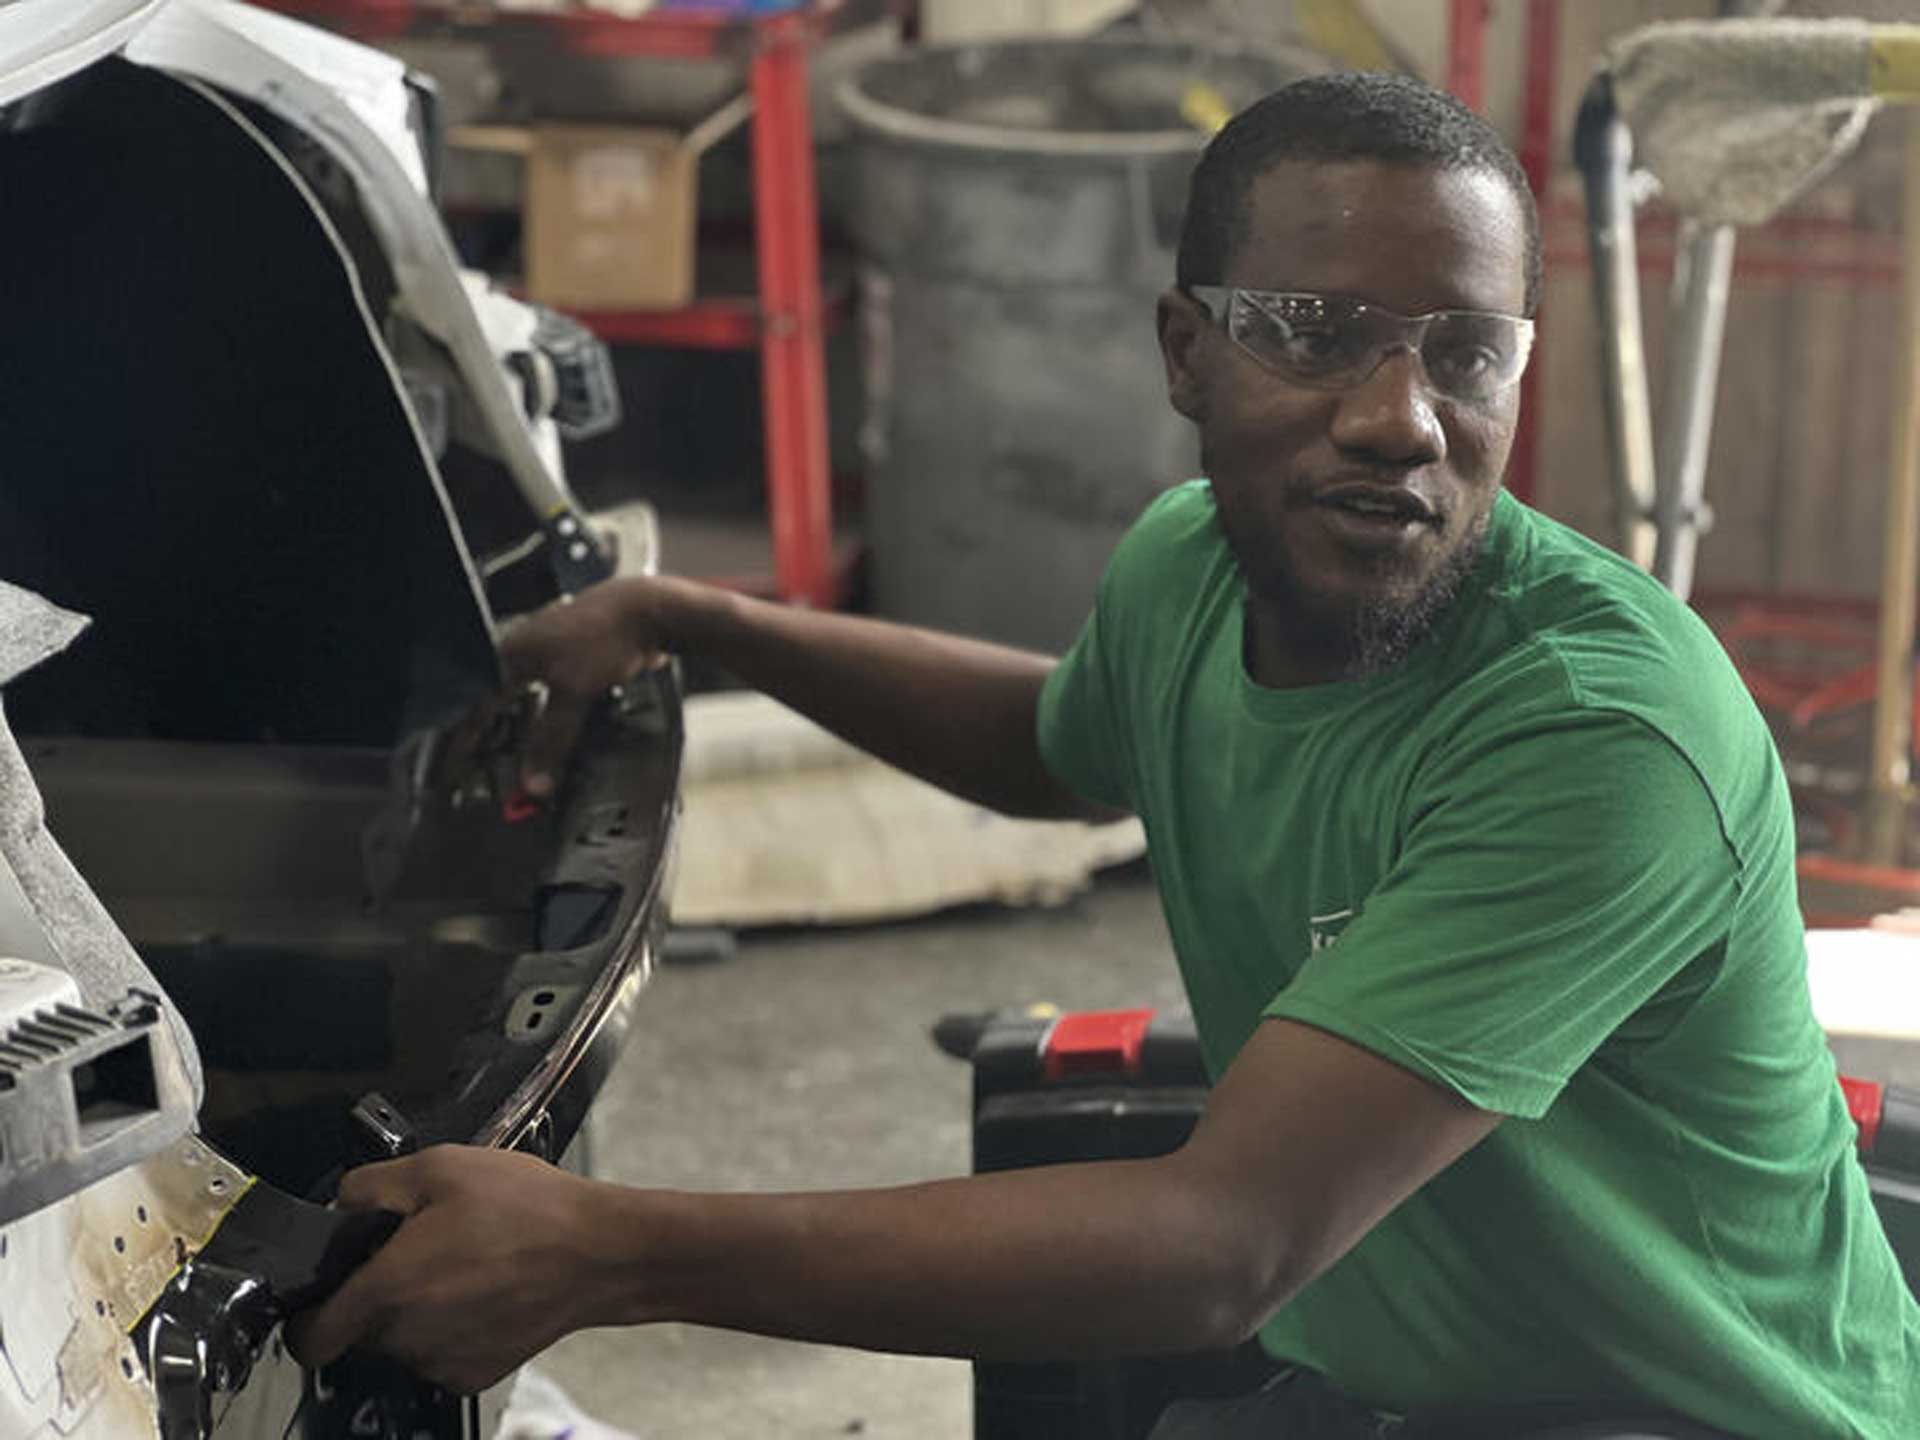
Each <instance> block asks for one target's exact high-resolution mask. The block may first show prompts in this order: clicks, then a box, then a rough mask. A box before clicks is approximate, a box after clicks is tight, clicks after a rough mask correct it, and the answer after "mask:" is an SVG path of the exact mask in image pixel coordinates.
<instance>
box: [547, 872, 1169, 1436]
mask: <svg viewBox="0 0 1920 1440" xmlns="http://www.w3.org/2000/svg"><path fill="white" fill-rule="evenodd" d="M1180 999H1181V991H1180V984H1179V980H1178V977H1177V976H1176V975H1175V973H1174V969H1173V960H1172V954H1171V950H1170V948H1169V945H1168V941H1167V934H1166V928H1165V925H1164V923H1163V922H1162V920H1161V917H1160V909H1159V904H1158V901H1157V899H1156V898H1155V895H1154V891H1153V887H1152V883H1151V881H1150V880H1149V879H1148V878H1147V877H1146V874H1145V871H1144V868H1142V867H1130V868H1128V869H1126V870H1124V871H1120V872H1115V873H1113V874H1110V875H1108V876H1106V877H1104V878H1102V879H1101V880H1100V881H1099V882H1098V883H1097V884H1096V886H1095V888H1094V889H1093V890H1092V891H1091V892H1090V893H1088V894H1087V895H1085V896H1082V897H1081V898H1079V899H1077V900H1075V901H1073V902H1071V903H1070V904H1068V905H1067V906H1065V907H1063V908H1061V909H1058V910H1051V911H1023V912H1015V911H1007V910H1002V909H997V908H981V909H977V910H969V911H965V912H960V913H956V914H953V915H949V916H944V917H940V918H937V919H933V920H926V921H919V922H913V923H903V924H896V925H885V926H874V927H869V928H862V929H846V930H824V931H810V932H786V933H779V934H767V935H754V936H747V937H743V938H742V941H741V945H740V949H739V953H738V954H737V955H736V956H735V957H734V958H732V959H730V960H726V961H723V962H718V963H713V964H704V965H683V966H674V967H668V968H664V969H662V970H661V971H660V973H659V974H658V976H657V977H656V979H655V981H654V983H653V985H652V986H651V988H650V989H649V990H648V992H647V993H646V994H645V995H644V996H643V997H642V1001H641V1013H640V1016H639V1019H638V1021H637V1023H636V1026H635V1031H634V1035H633V1037H632V1040H631V1041H630V1043H629V1045H628V1047H627V1050H626V1053H625V1056H624V1058H623V1059H622V1061H621V1063H620V1065H619V1067H618V1068H617V1069H616V1070H615V1072H614V1074H613V1076H612V1077H611V1078H610V1079H609V1081H608V1083H607V1085H606V1087H605V1089H603V1091H602V1092H601V1095H600V1098H599V1100H598V1101H597V1103H596V1105H595V1107H594V1111H593V1115H592V1118H591V1120H590V1123H589V1137H588V1138H589V1145H590V1157H591V1158H590V1162H589V1163H590V1168H591V1169H592V1171H593V1173H594V1174H596V1175H599V1176H601V1177H602V1178H605V1179H608V1180H614V1181H619V1182H622V1183H628V1184H640V1185H660V1186H673V1187H683V1188H699V1189H714V1190H815V1189H831V1188H840V1187H846V1186H868V1185H892V1184H901V1183H906V1182H910V1181H916V1180H925V1179H931V1178H935V1177H939V1176H946V1175H956V1174H962V1173H964V1172H965V1171H966V1170H967V1168H968V1135H969V1087H970V1083H971V1077H970V1074H969V1071H968V1069H967V1067H966V1066H965V1065H963V1064H961V1063H959V1062H958V1061H955V1060H952V1059H949V1058H948V1057H947V1056H945V1055H943V1054H942V1053H941V1052H940V1051H939V1050H937V1049H936V1048H935V1047H934V1045H933V1042H932V1040H931V1039H930V1038H929V1036H928V1030H929V1028H930V1027H931V1025H932V1024H933V1022H934V1021H935V1020H937V1019H938V1018H939V1017H940V1016H942V1015H944V1014H947V1013H949V1012H952V1011H978V1010H987V1009H997V1008H1002V1007H1013V1006H1023V1005H1026V1004H1029V1003H1031V1002H1035V1001H1050V1002H1052V1003H1054V1004H1056V1005H1059V1006H1060V1007H1062V1008H1063V1009H1105V1008H1116V1007H1123V1006H1133V1005H1173V1004H1178V1003H1179V1002H1180ZM536 1365H537V1367H538V1368H539V1369H541V1370H543V1371H545V1372H546V1373H547V1374H548V1375H549V1376H551V1377H552V1378H553V1379H554V1380H556V1381H557V1382H558V1383H559V1384H560V1385H561V1386H562V1387H564V1388H565V1389H566V1390H567V1391H568V1392H569V1394H571V1396H572V1397H573V1399H574V1401H575V1402H576V1403H578V1404H579V1405H580V1406H581V1408H582V1409H584V1410H586V1411H587V1412H588V1413H590V1414H591V1415H593V1416H595V1417H596V1418H598V1419H601V1420H604V1421H607V1422H610V1423H612V1424H614V1425H617V1426H620V1427H622V1428H624V1429H626V1430H629V1431H632V1432H634V1433H635V1434H638V1435H640V1436H643V1437H645V1440H749V1437H751V1440H766V1437H769V1436H779V1437H794V1440H801V1437H822V1436H844V1435H864V1436H868V1437H878V1440H892V1437H900V1440H907V1437H912V1440H962V1437H965V1436H968V1435H970V1434H971V1433H972V1432H971V1426H972V1416H971V1404H970V1385H971V1379H970V1375H969V1371H968V1369H967V1367H966V1366H965V1365H964V1364H962V1363H959V1362H955V1361H943V1360H927V1359H917V1358H906V1357H895V1356H883V1355H873V1354H868V1353H865V1352H859V1351H848V1350H835V1349H829V1348H826V1347H821V1346H808V1345H796V1344H788V1343H783V1342H778V1341H769V1340H761V1339H758V1338H756V1337H751V1336H743V1335H734V1334H728V1333H724V1332H719V1331H711V1330H702V1329H697V1328H694V1327H689V1326H677V1325H663V1326H655V1327H651V1328H648V1329H645V1330H633V1331H612V1330H601V1331H591V1332H586V1333H583V1334H579V1335H575V1336H572V1337H570V1338H568V1339H567V1340H565V1341H563V1342H561V1343H560V1344H559V1345H558V1346H556V1347H555V1348H554V1349H553V1350H551V1351H549V1352H548V1353H547V1355H545V1356H544V1357H542V1358H541V1359H540V1360H539V1361H537V1362H536Z"/></svg>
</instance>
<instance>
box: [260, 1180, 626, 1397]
mask: <svg viewBox="0 0 1920 1440" xmlns="http://www.w3.org/2000/svg"><path fill="white" fill-rule="evenodd" d="M593 1189H594V1187H593V1184H592V1182H590V1181H586V1180H582V1179H580V1178H579V1177H578V1176H575V1175H570V1174H568V1173H567V1172H565V1171H563V1170H558V1169H555V1168H554V1167H553V1166H551V1165H548V1164H546V1163H544V1162H542V1161H539V1160H535V1159H533V1158H532V1157H531V1156H527V1155H519V1154H515V1153H513V1152H511V1151H503V1150H480V1149H470V1148H467V1147H464V1146H456V1145H443V1146H436V1147H435V1148H433V1149H431V1150H428V1151H425V1152H424V1153H422V1154H419V1155H415V1156H411V1157H409V1158H407V1159H404V1160H394V1161H390V1162H388V1163H386V1164H381V1165H369V1166H366V1167H364V1168H362V1169H359V1170H355V1171H353V1172H352V1173H350V1174H349V1175H348V1176H347V1177H346V1179H345V1180H343V1181H342V1182H341V1185H340V1202H341V1204H343V1205H346V1206H349V1207H352V1208H356V1209H370V1208H379V1209H385V1210H392V1211H395V1212H397V1213H398V1214H400V1215H403V1216H405V1217H406V1219H405V1220H404V1222H403V1223H402V1224H401V1226H400V1229H399V1230H398V1231H397V1232H396V1233H395V1234H394V1237H393V1238H392V1239H391V1240H389V1241H388V1242H387V1243H386V1245H384V1246H383V1247H382V1248H381V1249H380V1250H379V1251H377V1252H376V1253H375V1254H374V1256H373V1258H372V1259H371V1260H369V1261H368V1262H367V1263H366V1264H365V1265H364V1266H362V1267H361V1268H360V1269H359V1270H357V1271H355V1272H354V1273H353V1275H351V1276H350V1277H349V1278H348V1279H347V1282H346V1283H345V1284H344V1285H342V1286H341V1287H340V1289H339V1290H338V1291H337V1292H336V1293H335V1294H334V1296H333V1298H332V1299H330V1300H328V1301H327V1303H326V1304H324V1305H322V1306H321V1307H320V1308H319V1309H318V1310H316V1311H313V1312H311V1313H309V1314H308V1315H305V1316H302V1317H300V1318H299V1320H297V1321H296V1322H295V1323H293V1324H292V1325H290V1326H289V1327H288V1340H289V1344H290V1345H291V1347H292V1349H293V1353H294V1355H295V1357H296V1358H298V1359H299V1361H300V1363H301V1364H303V1365H308V1366H315V1367H317V1366H321V1365H325V1364H327V1363H329V1362H330V1361H332V1360H334V1359H335V1358H337V1357H338V1356H339V1355H340V1354H341V1353H342V1352H343V1351H345V1350H347V1349H348V1348H349V1347H352V1346H356V1345H361V1344H366V1345H370V1346H373V1347H375V1348H377V1349H379V1350H382V1351H384V1352H386V1353H388V1354H390V1355H392V1356H394V1357H396V1358H397V1359H399V1360H400V1361H402V1362H403V1363H405V1364H406V1365H407V1366H408V1367H409V1368H411V1369H413V1370H414V1371H415V1372H416V1373H417V1374H419V1375H421V1376H423V1377H424V1378H425V1379H427V1380H430V1381H432V1382H433V1383H435V1384H437V1385H442V1386H445V1387H446V1388H447V1389H450V1390H455V1391H459V1392H462V1393H471V1392H474V1391H479V1390H484V1389H485V1388H486V1387H487V1386H489V1385H491V1384H493V1383H494V1382H495V1381H497V1380H499V1379H500V1378H501V1377H502V1376H504V1375H506V1374H508V1373H509V1372H511V1371H512V1370H513V1369H514V1368H515V1367H516V1366H518V1365H519V1364H521V1362H523V1361H525V1360H526V1359H527V1358H528V1357H530V1356H532V1355H534V1354H536V1353H538V1352H539V1351H541V1350H544V1349H545V1348H546V1347H547V1346H549V1345H551V1344H552V1343H553V1342H554V1341H556V1340H558V1339H559V1338H560V1337H561V1336H563V1335H565V1334H567V1333H569V1332H570V1331H573V1330H577V1329H579V1328H581V1326H583V1325H586V1324H590V1323H592V1320H591V1317H590V1316H589V1314H588V1312H587V1309H586V1292H587V1287H586V1286H585V1285H584V1284H583V1277H586V1276H590V1275H592V1274H593V1273H594V1266H595V1258H594V1253H593V1252H594V1245H595V1241H596V1237H595V1234H594V1229H595V1227H594V1225H593V1224H592V1222H591V1221H590V1220H589V1219H588V1215H587V1212H588V1210H589V1209H590V1205H589V1203H588V1202H589V1197H590V1195H591V1193H592V1191H593Z"/></svg>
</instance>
